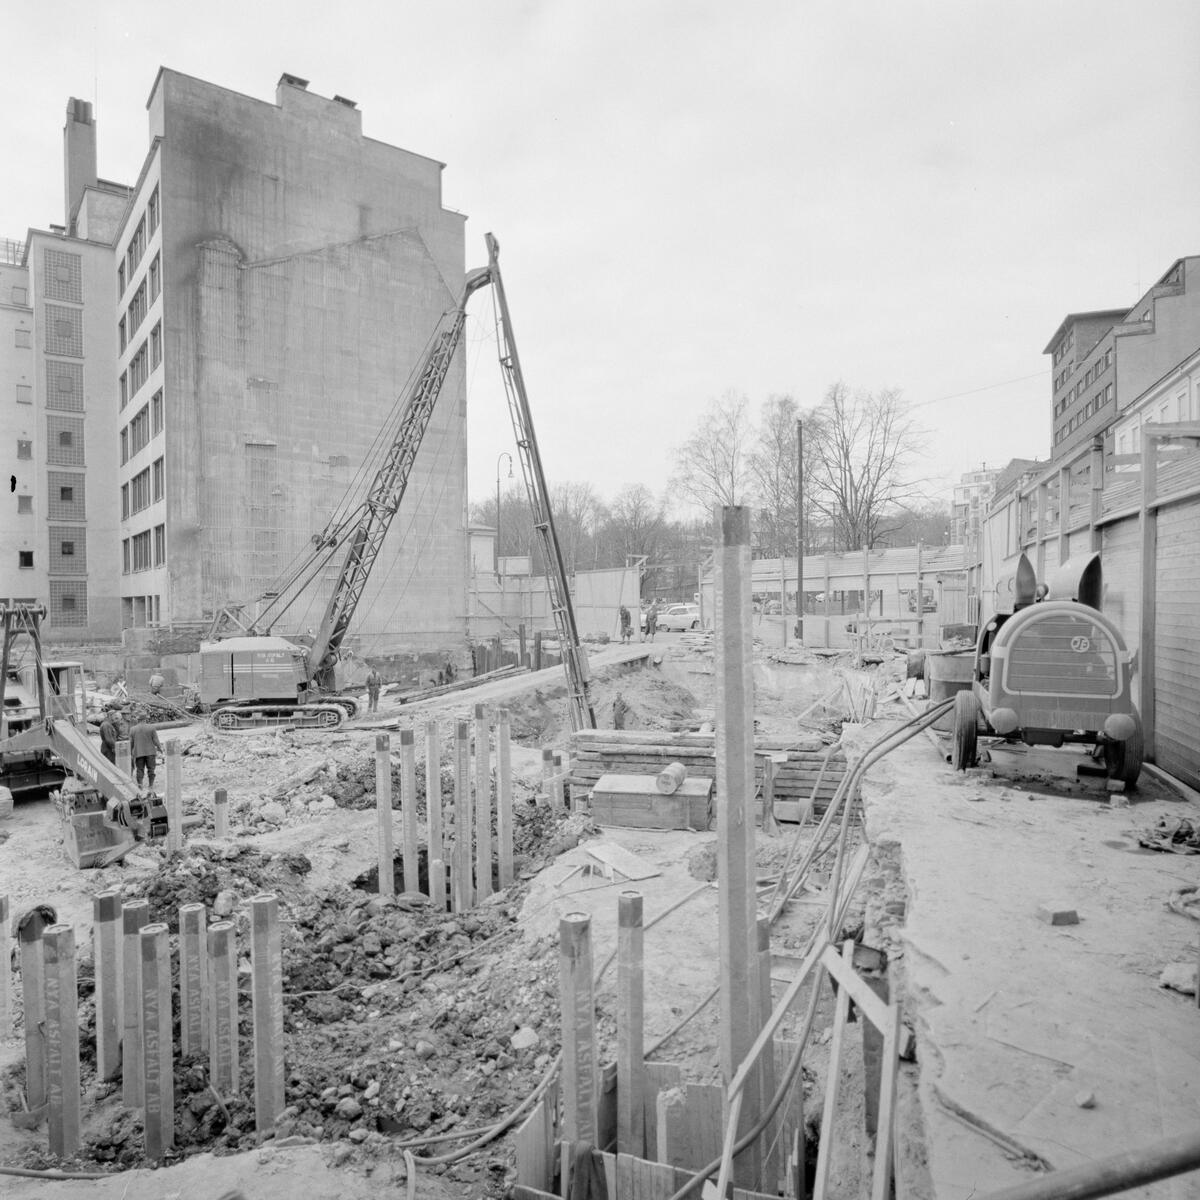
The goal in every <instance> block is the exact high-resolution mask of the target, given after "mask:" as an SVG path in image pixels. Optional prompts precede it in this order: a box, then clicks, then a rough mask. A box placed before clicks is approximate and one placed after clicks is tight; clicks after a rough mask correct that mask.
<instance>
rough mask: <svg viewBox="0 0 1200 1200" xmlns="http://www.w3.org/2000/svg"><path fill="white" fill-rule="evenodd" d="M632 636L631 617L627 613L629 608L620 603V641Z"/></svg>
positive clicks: (625, 640)
mask: <svg viewBox="0 0 1200 1200" xmlns="http://www.w3.org/2000/svg"><path fill="white" fill-rule="evenodd" d="M632 638H633V618H632V617H631V616H630V615H629V609H627V608H626V607H625V605H623V604H622V605H621V641H623V642H628V641H630V640H631V639H632Z"/></svg>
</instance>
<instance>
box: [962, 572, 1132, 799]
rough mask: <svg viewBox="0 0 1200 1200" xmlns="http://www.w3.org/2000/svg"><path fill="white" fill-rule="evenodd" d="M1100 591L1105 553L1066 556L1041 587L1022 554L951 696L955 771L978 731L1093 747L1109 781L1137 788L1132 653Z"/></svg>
mask: <svg viewBox="0 0 1200 1200" xmlns="http://www.w3.org/2000/svg"><path fill="white" fill-rule="evenodd" d="M1103 590H1104V589H1103V573H1102V569H1101V565H1100V555H1099V554H1096V553H1093V554H1089V555H1086V556H1083V557H1080V558H1076V559H1072V560H1069V561H1068V562H1065V563H1063V564H1062V566H1060V567H1059V568H1058V569H1057V570H1056V571H1055V572H1054V573H1053V574H1052V575H1051V577H1050V579H1049V581H1048V582H1047V583H1046V584H1044V585H1042V584H1039V583H1038V580H1037V575H1036V572H1035V570H1034V567H1033V564H1032V563H1030V561H1029V559H1028V558H1027V557H1026V555H1024V554H1022V555H1021V556H1020V558H1019V559H1018V560H1017V564H1016V569H1015V571H1013V572H1012V573H1011V574H1010V575H1008V576H1006V577H1005V579H1004V580H1002V581H1001V585H1000V589H999V591H1000V602H999V604H998V609H997V612H996V614H995V615H994V616H993V617H992V618H991V619H990V620H989V621H987V622H986V623H985V624H984V625H983V626H982V628H981V629H980V630H979V635H978V638H977V641H976V646H975V656H974V663H973V668H972V678H971V683H970V686H969V687H966V688H964V689H963V690H961V691H959V692H958V693H957V695H956V696H955V700H954V704H955V707H954V730H953V746H952V752H951V762H952V764H953V766H954V768H955V769H956V770H960V771H961V770H966V769H967V768H968V767H973V766H974V765H975V763H976V760H977V757H978V739H979V737H980V736H981V735H982V736H986V737H998V738H1003V739H1005V740H1006V741H1009V742H1015V741H1021V742H1024V743H1025V744H1026V745H1029V746H1062V745H1065V744H1068V743H1074V744H1082V745H1090V746H1092V747H1094V751H1093V752H1094V754H1095V755H1096V756H1097V757H1098V758H1100V759H1102V760H1103V763H1104V769H1105V773H1106V774H1107V775H1108V777H1109V778H1110V779H1114V780H1120V781H1121V782H1123V783H1124V784H1125V785H1126V786H1127V787H1133V786H1135V785H1136V783H1137V780H1138V776H1139V775H1140V773H1141V769H1142V758H1143V753H1144V751H1143V738H1142V723H1141V718H1140V716H1139V714H1138V711H1137V708H1136V707H1135V705H1134V703H1133V668H1134V656H1133V655H1132V654H1131V653H1130V652H1129V650H1128V648H1127V647H1126V645H1125V641H1124V639H1123V638H1122V636H1121V632H1120V630H1119V629H1118V628H1117V626H1116V624H1115V623H1114V622H1113V621H1112V620H1111V619H1109V618H1108V617H1107V616H1105V614H1104V613H1102V612H1101V611H1100V603H1101V597H1102V594H1103Z"/></svg>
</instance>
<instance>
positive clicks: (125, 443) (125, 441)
mask: <svg viewBox="0 0 1200 1200" xmlns="http://www.w3.org/2000/svg"><path fill="white" fill-rule="evenodd" d="M128 461H129V426H128V425H126V426H125V428H124V429H122V430H121V465H122V466H124V465H125V464H126V463H127V462H128Z"/></svg>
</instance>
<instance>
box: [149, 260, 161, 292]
mask: <svg viewBox="0 0 1200 1200" xmlns="http://www.w3.org/2000/svg"><path fill="white" fill-rule="evenodd" d="M161 258H162V256H161V255H158V254H156V255H155V256H154V258H153V260H152V261H151V263H150V303H151V304H153V303H154V301H155V300H156V299H158V293H159V292H161V291H162V262H161Z"/></svg>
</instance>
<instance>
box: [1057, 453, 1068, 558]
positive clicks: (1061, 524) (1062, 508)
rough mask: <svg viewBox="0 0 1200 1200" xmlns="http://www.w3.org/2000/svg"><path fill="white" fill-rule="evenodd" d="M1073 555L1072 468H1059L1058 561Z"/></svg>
mask: <svg viewBox="0 0 1200 1200" xmlns="http://www.w3.org/2000/svg"><path fill="white" fill-rule="evenodd" d="M1070 557H1071V468H1070V466H1069V465H1068V466H1065V467H1059V469H1058V562H1059V565H1060V566H1061V565H1062V564H1063V563H1065V562H1066V561H1067V560H1068V559H1069V558H1070Z"/></svg>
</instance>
